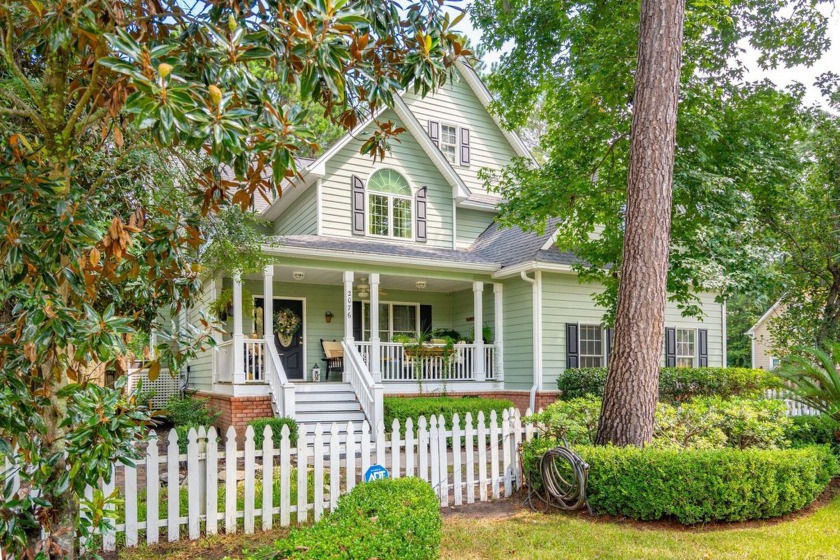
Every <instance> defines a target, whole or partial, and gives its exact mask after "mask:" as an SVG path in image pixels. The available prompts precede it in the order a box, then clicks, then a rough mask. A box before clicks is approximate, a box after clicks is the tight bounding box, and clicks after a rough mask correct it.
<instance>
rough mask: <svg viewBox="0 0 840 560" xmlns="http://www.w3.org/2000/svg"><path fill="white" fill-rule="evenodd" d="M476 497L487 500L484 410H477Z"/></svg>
mask: <svg viewBox="0 0 840 560" xmlns="http://www.w3.org/2000/svg"><path fill="white" fill-rule="evenodd" d="M476 445H477V446H478V499H479V501H482V502H486V501H487V429H486V428H485V427H484V412H482V411H480V410H479V411H478V441H477V443H476Z"/></svg>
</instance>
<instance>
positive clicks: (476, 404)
mask: <svg viewBox="0 0 840 560" xmlns="http://www.w3.org/2000/svg"><path fill="white" fill-rule="evenodd" d="M510 408H513V402H512V401H509V400H505V399H484V398H475V397H385V402H384V409H385V429H386V430H390V429H391V424H392V423H393V422H394V419H395V418H396V419H397V420H399V421H400V425H401V426H402V425H404V424H405V421H406V420H407V419H408V418H411V419H412V420H413V421H414V423H415V426H416V425H417V419H418V418H420V417H421V416H425V417H426V420H427V421H428V420H429V417H430V416H431V415H432V414H436V415H437V414H443V417H444V419H445V420H446V422H447V424H448V423H450V422H451V421H452V416H453V415H454V414H455V413H456V412H457V413H458V416H460V417H461V421H462V422H463V420H464V416H465V415H466V414H467V412H469V413H471V414H472V417H473V422H475V418H476V416H477V415H478V413H479V412H484V416H485V418H489V417H490V413H491V412H492V411H494V410H495V411H496V414H498V415H499V419H501V416H502V412H503V411H505V410H507V409H510Z"/></svg>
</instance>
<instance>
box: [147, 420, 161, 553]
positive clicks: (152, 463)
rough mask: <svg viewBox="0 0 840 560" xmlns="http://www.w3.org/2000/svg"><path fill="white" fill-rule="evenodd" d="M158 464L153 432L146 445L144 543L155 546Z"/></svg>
mask: <svg viewBox="0 0 840 560" xmlns="http://www.w3.org/2000/svg"><path fill="white" fill-rule="evenodd" d="M158 469H159V464H158V436H157V432H155V431H154V430H153V431H152V432H151V433H150V434H149V443H148V444H147V445H146V543H147V544H156V543H157V542H158V539H159V531H160V515H159V510H158V492H159V490H160V475H159V471H158Z"/></svg>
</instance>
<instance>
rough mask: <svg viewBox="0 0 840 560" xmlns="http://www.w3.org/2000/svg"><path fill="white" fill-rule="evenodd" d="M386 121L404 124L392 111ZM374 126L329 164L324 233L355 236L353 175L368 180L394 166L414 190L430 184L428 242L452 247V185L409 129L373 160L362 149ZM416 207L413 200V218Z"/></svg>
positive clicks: (323, 209)
mask: <svg viewBox="0 0 840 560" xmlns="http://www.w3.org/2000/svg"><path fill="white" fill-rule="evenodd" d="M380 120H382V121H388V120H391V121H393V122H394V124H395V125H396V126H398V127H402V126H404V125H403V123H402V122H401V121H400V120H399V118H398V117H397V116H396V115H395V114H394V113H393V112H391V111H387V112H385V113H384V114H383V115H382V117H381V118H380ZM371 131H372V128H370V129H368V130H367V131H365V132H362V133H360V134H359V135H358V136H359V138H358V139H356V140H353V141H351V142H350V143H349V144H347V146H345V147H344V148H343V149H342V150H341V151H339V153H337V154H336V155H334V156H333V157H332V158H331V159H330V160H329V161H328V162H327V164H326V176H325V177H324V179H323V182H322V194H321V199H322V202H321V220H322V226H321V227H322V233H323V235H329V236H339V237H352V236H353V232H352V228H351V221H350V217H351V212H352V201H351V187H350V181H351V177H352V176H353V175H357V176H359V177H361V178H362V180H364V181H365V182H367V179H368V177H369V176H370V174H371V173H373V172H374V171H375V170H377V169H381V168H392V169H395V170H396V171H398V172H400V173H401V174H403V176H405V178H406V179H408V181H409V183H410V184H411V189H412V193H416V192H417V189H419V188H421V187H427V191H426V194H427V207H426V211H427V223H426V225H427V230H428V241H427V242H426V243H423V244H424V245H427V246H434V247H445V248H452V244H453V231H452V186H451V185H450V184H449V183H447V182H446V180H445V179H444V178H443V176H442V175H441V174H440V172H439V171H438V170H437V168H436V167H435V166H434V164H433V163H432V162H431V160H429V157H428V156H427V155H426V153H425V152H424V151H423V149H422V148H421V147H420V145H419V144H418V143H417V141H416V140H414V138H413V137H412V136H411V135H410V134H409V133H408V132H406V133H403V134H401V135H400V136H399V141H398V142H397V141H394V142H393V143H392V150H391V153H389V154H388V155H387V156H386V157H385V159H384V160H383V161H377V162H376V163H374V162H373V160H372V159H371V157H370V156H369V155H362V154H360V153H359V150H360V149H361V146H362V143H363V142H364V140H365V139H366V138H367V137H368V135H369V134H370V132H371ZM310 189H312V187H310ZM415 211H416V209H415V208H414V205H413V204H412V218H414V212H415ZM389 242H391V243H418V242H415V241H408V240H405V241H403V240H391V241H389Z"/></svg>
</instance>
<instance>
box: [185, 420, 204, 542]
mask: <svg viewBox="0 0 840 560" xmlns="http://www.w3.org/2000/svg"><path fill="white" fill-rule="evenodd" d="M201 482H203V480H201V478H200V475H199V472H198V433H196V431H195V428H190V431H189V433H188V435H187V527H188V528H189V536H190V540H191V541H194V540H196V539H197V538H198V537H199V530H198V529H199V528H198V518H199V515H200V510H199V507H200V503H201V496H200V495H199V492H200V491H199V488H198V487H199V484H200V483H201Z"/></svg>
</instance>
